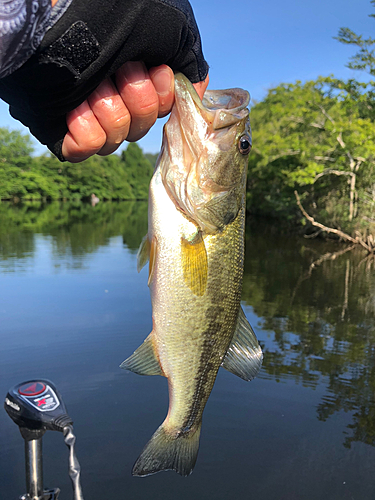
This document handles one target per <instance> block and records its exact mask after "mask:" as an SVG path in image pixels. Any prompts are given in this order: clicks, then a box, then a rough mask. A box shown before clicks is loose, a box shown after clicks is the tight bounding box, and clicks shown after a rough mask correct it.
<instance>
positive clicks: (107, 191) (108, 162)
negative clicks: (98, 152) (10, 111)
mask: <svg viewBox="0 0 375 500" xmlns="http://www.w3.org/2000/svg"><path fill="white" fill-rule="evenodd" d="M32 152H33V149H32V147H31V140H30V138H29V137H28V136H25V135H22V134H21V133H20V132H18V131H9V130H8V129H5V128H0V199H3V200H4V199H17V198H19V199H27V200H41V199H44V200H59V199H85V198H89V197H90V196H91V194H92V193H94V194H95V195H96V196H98V197H99V198H100V199H105V200H136V199H147V196H148V185H149V181H150V178H151V176H152V172H153V167H152V165H151V163H150V161H149V160H147V159H146V158H145V156H144V155H143V153H142V150H141V149H140V148H139V146H138V145H137V144H129V146H128V149H127V150H126V151H124V152H123V153H122V155H121V157H120V156H118V155H111V156H107V157H101V156H93V157H91V158H89V159H88V160H85V161H84V162H82V163H78V164H71V163H69V162H65V163H60V162H59V161H58V160H57V159H56V158H55V157H54V156H52V155H43V156H40V157H33V156H31V154H32Z"/></svg>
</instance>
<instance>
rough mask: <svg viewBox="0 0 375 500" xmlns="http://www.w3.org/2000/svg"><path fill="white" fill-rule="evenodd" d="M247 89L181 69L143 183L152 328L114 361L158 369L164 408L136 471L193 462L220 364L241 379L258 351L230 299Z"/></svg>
mask: <svg viewBox="0 0 375 500" xmlns="http://www.w3.org/2000/svg"><path fill="white" fill-rule="evenodd" d="M248 104H249V94H248V92H246V91H244V90H242V89H229V90H222V91H206V93H205V96H204V98H203V101H201V100H200V98H199V96H198V95H197V93H196V91H195V89H194V87H193V86H192V85H191V83H190V82H189V81H188V80H187V79H186V78H185V77H184V76H183V75H181V74H178V75H176V76H175V104H174V107H173V109H172V113H171V116H170V118H169V121H168V122H167V123H166V125H165V127H164V136H163V144H162V150H161V153H160V156H159V159H158V162H157V165H156V168H155V173H154V175H153V177H152V180H151V183H150V194H149V215H148V226H149V227H148V234H147V235H146V237H145V238H144V240H143V243H142V245H141V248H140V250H139V253H138V268H139V269H141V268H142V267H143V266H144V265H145V264H146V262H147V261H148V260H149V280H148V284H149V287H150V291H151V301H152V313H153V314H152V315H153V329H152V332H151V334H150V335H149V336H148V337H147V339H146V340H145V341H144V343H143V344H142V345H141V346H140V347H139V348H138V349H137V350H136V351H135V352H134V354H133V355H132V356H130V358H128V359H127V360H125V361H124V362H123V363H122V365H121V367H122V368H125V369H128V370H131V371H133V372H135V373H139V374H142V375H164V376H165V377H167V379H168V387H169V401H170V402H169V410H168V414H167V417H166V419H165V421H164V422H163V423H162V424H161V426H160V427H159V428H158V429H157V430H156V432H155V433H154V435H153V436H152V438H151V440H150V441H149V443H148V444H147V445H146V447H145V448H144V450H143V451H142V453H141V455H140V456H139V458H138V460H137V461H136V463H135V465H134V467H133V471H132V473H133V475H136V476H146V475H149V474H154V473H156V472H159V471H162V470H169V469H173V470H175V471H176V472H178V473H180V474H181V475H184V476H187V475H189V474H190V473H191V472H192V470H193V467H194V465H195V462H196V458H197V453H198V447H199V435H200V430H201V423H202V414H203V410H204V407H205V405H206V402H207V399H208V397H209V395H210V393H211V390H212V388H213V385H214V382H215V378H216V375H217V372H218V370H219V368H220V366H223V367H224V368H226V369H227V370H229V371H231V372H232V373H234V374H235V375H238V376H239V377H241V378H243V379H245V380H251V379H252V378H253V377H254V376H255V375H256V374H257V372H258V371H259V369H260V367H261V363H262V351H261V349H260V347H259V344H258V341H257V339H256V337H255V334H254V332H253V330H252V328H251V326H250V325H249V323H248V321H247V319H246V317H245V314H244V312H243V310H242V308H241V305H240V298H241V289H242V274H243V259H244V223H245V186H246V174H247V161H248V154H249V152H250V149H251V133H250V125H249V111H248V109H247V106H248Z"/></svg>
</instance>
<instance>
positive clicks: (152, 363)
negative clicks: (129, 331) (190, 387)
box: [120, 334, 164, 375]
mask: <svg viewBox="0 0 375 500" xmlns="http://www.w3.org/2000/svg"><path fill="white" fill-rule="evenodd" d="M120 368H123V369H124V370H130V371H131V372H134V373H138V374H139V375H164V374H163V371H162V369H161V367H160V364H159V360H158V358H157V357H156V354H155V350H154V346H153V342H152V338H151V334H150V335H149V336H148V337H147V338H146V340H145V341H144V342H143V344H141V345H140V346H139V347H138V349H137V350H136V351H134V353H133V354H132V355H131V356H130V357H129V358H128V359H125V361H123V362H122V363H121V365H120Z"/></svg>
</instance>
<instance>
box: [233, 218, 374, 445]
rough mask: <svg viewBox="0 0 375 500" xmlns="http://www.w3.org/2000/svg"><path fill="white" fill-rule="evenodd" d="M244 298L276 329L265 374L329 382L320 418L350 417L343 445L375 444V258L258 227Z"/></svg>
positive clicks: (267, 346) (267, 327) (266, 326)
mask: <svg viewBox="0 0 375 500" xmlns="http://www.w3.org/2000/svg"><path fill="white" fill-rule="evenodd" d="M243 300H244V301H245V302H246V303H247V304H249V305H251V306H252V307H253V309H254V312H255V313H256V314H257V316H259V317H261V318H262V321H261V325H260V326H261V329H262V330H264V331H268V332H271V335H270V337H271V340H270V341H268V340H266V341H265V342H264V345H263V349H264V361H263V372H262V373H263V375H262V376H265V377H272V378H275V379H276V380H282V379H283V378H284V379H286V378H293V379H294V380H295V381H296V382H298V383H300V384H302V385H303V386H306V387H310V388H315V387H316V386H317V385H320V384H325V385H326V386H327V394H326V395H325V396H324V397H323V398H322V401H321V403H320V404H319V406H318V408H317V416H318V418H319V419H320V420H323V421H324V420H326V419H327V418H329V417H330V416H331V415H333V414H334V413H336V412H338V411H345V412H350V413H351V414H352V423H351V424H350V425H348V427H347V429H346V431H345V434H346V437H345V440H344V446H346V447H350V446H351V443H352V442H354V441H361V442H363V443H366V444H371V445H375V418H374V417H375V347H374V346H375V273H374V259H373V258H372V259H370V258H364V254H363V253H362V252H345V249H344V248H343V247H342V245H339V244H336V243H334V242H332V243H329V244H326V243H323V242H319V241H307V240H303V239H300V238H294V237H291V236H285V235H281V233H280V232H279V231H278V230H277V229H276V230H275V229H274V228H271V227H267V226H264V227H262V226H261V225H260V224H259V223H257V224H252V225H251V226H250V227H249V230H248V232H247V247H246V258H245V276H244V288H243Z"/></svg>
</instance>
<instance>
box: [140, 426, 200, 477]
mask: <svg viewBox="0 0 375 500" xmlns="http://www.w3.org/2000/svg"><path fill="white" fill-rule="evenodd" d="M200 433H201V423H200V424H199V426H198V427H197V428H196V429H194V430H190V431H189V432H184V433H181V434H180V435H179V436H172V435H170V434H169V433H168V432H167V431H166V430H165V427H164V424H162V425H161V426H160V427H159V428H158V429H157V430H156V432H155V433H154V435H153V436H152V438H151V439H150V441H149V442H148V443H147V445H146V446H145V448H144V449H143V451H142V453H141V454H140V456H139V457H138V459H137V461H136V462H135V464H134V467H133V470H132V474H133V476H149V475H150V474H155V473H156V472H161V471H163V470H174V471H176V472H178V473H179V474H181V476H188V475H189V474H191V473H192V471H193V468H194V465H195V462H196V460H197V455H198V449H199V436H200Z"/></svg>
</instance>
